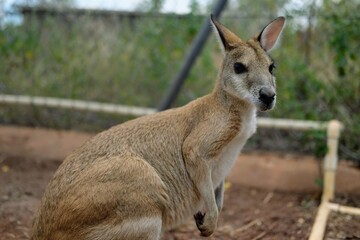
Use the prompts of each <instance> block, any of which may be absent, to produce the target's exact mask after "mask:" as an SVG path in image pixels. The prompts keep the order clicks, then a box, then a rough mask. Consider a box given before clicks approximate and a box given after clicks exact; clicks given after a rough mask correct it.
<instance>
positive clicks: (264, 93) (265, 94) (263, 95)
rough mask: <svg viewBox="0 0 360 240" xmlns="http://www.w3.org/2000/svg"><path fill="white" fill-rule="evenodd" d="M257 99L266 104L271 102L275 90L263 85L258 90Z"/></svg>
mask: <svg viewBox="0 0 360 240" xmlns="http://www.w3.org/2000/svg"><path fill="white" fill-rule="evenodd" d="M259 99H260V101H262V102H263V103H265V104H266V105H269V104H271V103H272V102H273V101H274V99H275V92H274V90H272V89H271V88H268V87H263V88H261V89H260V92H259Z"/></svg>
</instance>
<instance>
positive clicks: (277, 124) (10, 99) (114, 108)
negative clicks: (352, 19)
mask: <svg viewBox="0 0 360 240" xmlns="http://www.w3.org/2000/svg"><path fill="white" fill-rule="evenodd" d="M0 103H3V104H14V105H34V106H43V107H53V108H67V109H74V110H82V111H93V112H104V113H116V114H123V115H131V116H143V115H149V114H153V113H155V112H156V109H154V108H144V107H134V106H126V105H120V104H110V103H100V102H93V101H83V100H71V99H61V98H53V97H37V96H36V97H35V96H24V95H6V94H0ZM327 124H328V123H327V122H317V121H305V120H292V119H274V118H258V120H257V126H258V127H260V128H277V129H286V130H300V131H306V130H325V129H326V128H327Z"/></svg>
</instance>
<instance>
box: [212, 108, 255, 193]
mask: <svg viewBox="0 0 360 240" xmlns="http://www.w3.org/2000/svg"><path fill="white" fill-rule="evenodd" d="M255 131H256V112H255V110H254V111H253V112H251V113H250V114H249V115H248V116H244V119H243V121H242V126H241V129H240V131H239V133H238V134H237V135H236V136H235V137H234V138H233V139H232V140H231V141H230V142H229V143H228V144H227V145H226V146H225V147H224V148H223V150H222V151H221V153H220V154H219V156H218V159H216V161H215V162H214V166H213V169H212V180H213V185H214V188H216V187H217V186H218V185H219V184H220V183H221V181H223V180H224V178H225V176H226V175H227V174H228V173H229V171H230V169H231V167H232V166H233V165H234V163H235V161H236V159H237V157H238V156H239V154H240V151H241V149H242V148H243V146H244V145H245V143H246V141H247V140H248V139H249V138H250V137H251V136H252V135H253V134H254V133H255Z"/></svg>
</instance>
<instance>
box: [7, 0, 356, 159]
mask: <svg viewBox="0 0 360 240" xmlns="http://www.w3.org/2000/svg"><path fill="white" fill-rule="evenodd" d="M156 2H157V3H159V4H160V8H158V9H161V4H162V1H156ZM278 2H279V3H280V5H278V6H276V7H274V6H272V5H271V1H265V2H264V4H267V5H266V6H268V7H267V8H266V9H268V13H269V15H267V16H265V15H264V17H261V18H260V17H258V16H259V14H260V13H259V11H260V10H261V8H260V7H257V6H255V7H254V6H253V5H254V4H252V1H241V2H239V4H245V3H247V5H246V6H245V5H241V9H242V10H241V11H240V13H241V15H239V13H237V15H234V12H233V11H231V10H228V11H226V12H225V13H224V16H225V17H224V18H223V19H222V22H223V23H224V24H225V25H227V26H229V28H230V29H233V30H234V32H236V33H239V35H240V36H241V37H242V38H243V39H246V38H247V37H251V36H253V35H254V34H256V33H257V32H258V31H259V30H261V27H262V26H263V25H264V24H266V23H267V22H268V20H270V18H268V16H270V15H276V14H277V12H278V11H279V9H281V7H282V6H284V5H285V4H286V3H288V1H286V0H279V1H278ZM153 3H154V4H155V1H154V2H153ZM157 6H158V5H157ZM191 6H192V7H191V9H193V11H194V12H193V13H197V12H198V11H199V9H198V5H197V1H192V2H191ZM309 8H313V9H312V10H311V11H315V10H316V11H317V12H316V14H315V15H314V14H313V13H314V12H313V13H311V14H310V13H309V16H310V17H308V18H307V20H309V22H311V23H312V24H311V25H310V27H309V26H308V25H306V24H304V18H303V16H304V14H307V13H308V10H309ZM359 10H360V9H359V4H358V1H356V0H349V1H340V3H339V4H336V3H334V2H333V1H324V5H323V6H318V9H315V7H314V6H313V5H307V6H306V8H305V9H301V10H298V11H294V12H293V16H292V17H289V18H288V22H287V27H286V29H285V31H284V36H283V37H282V41H281V44H280V45H281V47H280V48H278V49H276V50H274V52H273V53H271V54H272V57H273V58H274V59H275V61H276V62H277V66H278V67H277V69H276V75H277V76H278V79H277V85H278V93H277V106H276V109H275V110H274V111H272V112H271V113H270V115H271V116H272V117H279V118H293V119H307V120H319V121H328V120H330V119H334V118H337V119H339V120H340V121H342V122H343V123H344V124H345V132H344V134H343V135H342V139H341V141H342V142H341V154H342V156H344V157H346V158H352V159H355V160H359V159H360V152H359V149H360V145H359V144H360V142H359V140H358V138H359V136H360V115H359V114H358V112H359V110H360V64H359V61H360V60H359V56H358V53H357V52H358V49H359V47H360V46H359V44H360V42H359V39H360V21H358V19H359V15H358V13H359V12H360V11H359ZM247 14H250V15H247ZM296 14H299V15H296ZM254 16H257V17H254ZM265 18H266V19H265ZM311 18H313V19H311ZM310 20H311V21H310ZM202 21H203V17H201V16H198V15H197V14H189V15H187V16H186V17H178V16H167V17H159V16H155V15H152V14H150V15H148V16H145V17H141V18H139V19H135V20H134V19H131V18H123V19H121V20H119V18H117V17H116V16H114V17H110V18H107V19H99V18H96V17H94V16H92V15H88V16H82V17H79V18H77V19H76V21H74V20H71V19H65V20H64V19H63V18H62V17H61V15H59V16H48V17H46V18H44V19H38V18H35V17H32V18H29V19H26V20H25V23H24V25H23V26H6V28H4V29H0V92H1V93H6V94H25V95H40V96H52V97H62V98H73V99H84V100H92V101H102V102H111V103H119V104H126V105H136V106H144V107H157V106H158V104H159V103H160V101H161V99H162V97H163V96H164V95H165V92H166V90H167V88H168V86H169V83H170V80H171V79H172V78H173V77H174V76H175V74H176V73H177V71H178V70H179V68H180V66H181V64H182V60H183V59H184V56H185V54H186V53H187V51H188V49H189V46H190V44H191V42H192V40H193V39H194V37H195V35H196V34H197V32H198V31H199V27H200V26H201V23H202ZM69 22H71V24H68V23H69ZM221 58H222V56H221V53H220V50H219V48H218V46H217V43H216V41H215V39H214V38H213V37H211V39H210V41H209V42H208V44H206V46H205V48H204V50H203V52H202V54H201V56H200V57H199V59H198V60H197V61H196V64H195V66H194V68H193V70H192V71H191V73H190V76H189V78H188V79H187V80H186V82H185V86H184V88H183V89H182V91H181V93H180V96H179V98H178V100H177V102H176V106H180V105H184V104H186V103H187V102H189V101H191V100H193V99H195V98H197V97H200V96H203V95H205V94H207V93H209V92H210V91H211V90H212V88H213V85H214V82H215V79H216V75H217V68H219V66H220V61H221ZM82 114H83V113H74V112H73V111H63V110H49V109H44V110H41V109H37V108H11V107H10V108H6V107H2V108H0V122H6V123H19V124H27V125H41V126H47V127H57V128H81V129H86V130H89V129H91V127H90V126H91V124H93V125H97V124H99V125H101V126H102V127H108V126H109V125H112V124H114V123H115V122H116V121H123V120H127V119H128V117H122V118H115V117H114V116H108V117H107V116H105V115H99V114H98V115H96V114H90V113H85V115H86V116H84V115H82ZM81 116H83V117H81ZM49 119H52V120H51V121H50V120H49ZM99 119H102V120H99ZM114 119H116V120H114ZM84 122H87V123H89V122H90V123H91V124H89V125H86V126H85V123H84ZM95 129H98V127H96V128H95ZM290 137H291V136H290ZM325 138H326V136H325V134H324V133H323V132H311V133H307V134H304V135H303V136H301V137H298V138H297V139H298V140H299V142H300V145H301V148H303V147H304V146H309V148H311V149H312V151H313V152H314V153H315V154H316V155H317V156H324V153H325V152H326V146H325V145H324V143H325ZM310 143H313V144H310ZM304 148H305V147H304Z"/></svg>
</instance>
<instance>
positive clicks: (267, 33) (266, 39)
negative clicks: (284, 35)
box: [257, 17, 285, 52]
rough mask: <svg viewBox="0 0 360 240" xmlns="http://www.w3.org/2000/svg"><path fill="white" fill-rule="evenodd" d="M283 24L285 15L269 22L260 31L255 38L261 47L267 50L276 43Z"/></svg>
mask: <svg viewBox="0 0 360 240" xmlns="http://www.w3.org/2000/svg"><path fill="white" fill-rule="evenodd" d="M284 26H285V17H278V18H276V19H274V20H273V21H272V22H270V23H269V24H268V25H267V26H266V27H264V29H263V30H262V31H261V32H260V34H259V35H258V37H257V40H258V41H259V42H260V45H261V47H262V48H263V49H264V50H265V51H266V52H269V51H270V50H271V49H272V48H273V47H274V46H275V44H276V42H277V40H278V39H279V36H280V35H281V32H282V30H283V29H284Z"/></svg>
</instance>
